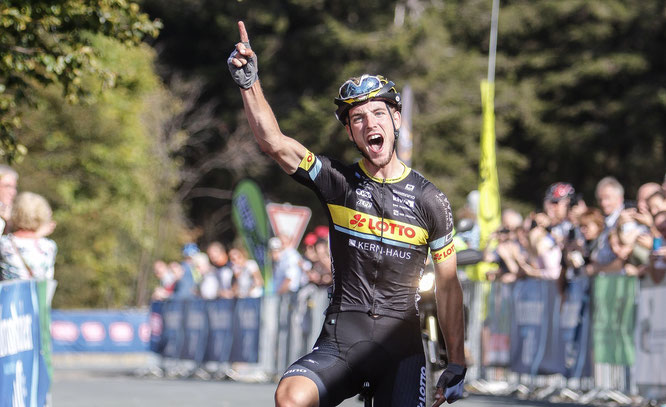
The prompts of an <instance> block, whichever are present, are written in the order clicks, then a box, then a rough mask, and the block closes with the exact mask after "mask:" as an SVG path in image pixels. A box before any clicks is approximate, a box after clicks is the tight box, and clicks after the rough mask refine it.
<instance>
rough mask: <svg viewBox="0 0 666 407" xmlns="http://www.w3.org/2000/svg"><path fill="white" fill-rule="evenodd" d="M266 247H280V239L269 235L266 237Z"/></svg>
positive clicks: (273, 248) (278, 248)
mask: <svg viewBox="0 0 666 407" xmlns="http://www.w3.org/2000/svg"><path fill="white" fill-rule="evenodd" d="M268 248H269V249H271V250H280V249H282V240H280V238H279V237H271V238H270V239H268Z"/></svg>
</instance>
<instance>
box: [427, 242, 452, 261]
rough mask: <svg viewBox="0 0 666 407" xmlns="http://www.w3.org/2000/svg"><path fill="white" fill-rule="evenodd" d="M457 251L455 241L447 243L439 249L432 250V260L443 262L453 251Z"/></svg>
mask: <svg viewBox="0 0 666 407" xmlns="http://www.w3.org/2000/svg"><path fill="white" fill-rule="evenodd" d="M455 252H456V248H455V246H454V245H453V242H451V243H449V244H447V245H446V246H444V247H442V248H441V249H439V250H434V251H433V252H432V261H433V262H434V263H435V264H437V263H441V262H443V261H444V260H446V259H447V258H449V257H450V256H451V255H452V254H453V253H455Z"/></svg>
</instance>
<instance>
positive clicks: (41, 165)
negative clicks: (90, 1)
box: [17, 35, 183, 307]
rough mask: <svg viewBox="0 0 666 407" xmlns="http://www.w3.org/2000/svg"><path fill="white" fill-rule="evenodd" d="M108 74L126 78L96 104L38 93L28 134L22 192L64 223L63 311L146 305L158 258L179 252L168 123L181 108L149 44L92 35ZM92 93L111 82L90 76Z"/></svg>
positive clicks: (86, 80) (60, 239)
mask: <svg viewBox="0 0 666 407" xmlns="http://www.w3.org/2000/svg"><path fill="white" fill-rule="evenodd" d="M90 44H91V46H92V47H93V48H94V49H95V52H96V53H97V55H98V57H97V58H98V63H99V64H100V67H101V68H102V69H108V70H112V71H116V72H122V74H121V75H119V76H118V77H117V81H116V82H117V84H116V87H114V88H113V89H107V90H105V91H104V92H101V93H100V94H99V95H97V97H96V98H95V99H90V100H88V101H87V102H86V103H79V104H75V105H71V104H67V103H63V99H62V89H61V88H60V87H58V86H51V87H49V88H46V89H39V91H38V92H37V94H36V95H35V96H34V98H35V100H36V108H34V109H29V110H26V111H25V112H24V123H25V125H24V127H23V128H22V129H21V130H20V132H19V134H20V137H21V140H22V141H23V142H24V143H25V144H26V146H27V148H28V150H29V154H28V155H27V157H26V159H25V160H24V161H23V162H22V163H21V164H20V165H19V166H18V167H17V169H18V171H19V173H20V174H21V179H20V189H21V190H32V191H35V192H38V193H41V194H43V195H45V196H46V197H47V199H48V200H49V202H51V204H52V206H53V209H54V217H55V220H56V221H57V223H58V227H57V228H56V231H55V233H54V235H53V239H54V240H55V241H56V242H57V243H58V248H59V253H58V256H57V263H56V279H57V280H58V281H59V287H58V290H57V293H56V296H55V299H54V306H56V307H74V306H75V307H81V306H83V307H118V306H127V305H129V304H132V303H134V304H136V303H142V302H144V301H145V299H146V297H145V294H146V290H147V284H146V283H147V278H148V276H149V275H150V272H151V269H152V268H151V266H152V263H151V261H152V260H153V259H154V258H164V257H172V258H175V256H177V253H178V246H179V241H178V239H179V237H180V235H181V232H182V229H183V219H182V215H181V213H180V209H179V202H176V201H175V199H174V198H175V196H174V195H175V194H174V190H175V187H176V185H177V183H178V182H179V176H178V175H179V174H178V169H177V167H176V166H175V164H174V162H173V161H172V159H171V158H170V157H169V151H166V150H165V148H164V140H163V138H162V134H163V130H162V127H163V126H164V123H165V122H166V120H168V119H169V116H171V115H173V114H175V113H177V109H178V106H177V104H176V102H175V100H173V98H172V97H171V96H169V94H168V93H167V92H166V91H165V89H163V88H162V87H161V85H160V81H159V79H158V78H157V77H156V75H155V73H154V71H153V64H152V62H153V59H154V55H153V52H152V50H150V48H148V47H147V46H139V47H136V46H132V47H128V46H127V45H125V44H124V43H122V42H118V41H115V40H111V39H108V38H106V37H103V36H101V35H100V36H96V37H91V38H90ZM82 83H83V84H84V85H85V86H87V87H89V88H99V87H100V86H102V80H101V79H100V78H99V77H98V76H96V75H93V74H89V75H85V76H83V77H82Z"/></svg>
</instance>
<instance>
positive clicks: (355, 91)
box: [340, 76, 382, 99]
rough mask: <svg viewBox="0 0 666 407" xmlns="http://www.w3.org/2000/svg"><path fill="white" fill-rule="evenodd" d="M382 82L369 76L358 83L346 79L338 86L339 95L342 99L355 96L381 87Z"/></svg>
mask: <svg viewBox="0 0 666 407" xmlns="http://www.w3.org/2000/svg"><path fill="white" fill-rule="evenodd" d="M381 86H382V84H381V82H380V81H379V79H378V78H376V77H374V76H369V77H366V78H363V79H362V80H361V83H359V84H358V85H357V84H356V83H354V82H353V81H347V82H345V84H344V85H342V87H341V88H340V97H341V98H342V99H350V98H355V97H358V96H361V95H365V94H367V93H370V92H372V91H373V90H377V89H379V88H381Z"/></svg>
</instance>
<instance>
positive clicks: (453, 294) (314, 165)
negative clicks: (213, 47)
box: [228, 22, 466, 406]
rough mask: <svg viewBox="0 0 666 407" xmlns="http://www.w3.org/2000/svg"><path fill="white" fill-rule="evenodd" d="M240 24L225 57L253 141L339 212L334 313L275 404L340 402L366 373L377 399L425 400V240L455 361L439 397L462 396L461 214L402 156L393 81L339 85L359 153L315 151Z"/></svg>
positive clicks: (395, 402) (333, 238)
mask: <svg viewBox="0 0 666 407" xmlns="http://www.w3.org/2000/svg"><path fill="white" fill-rule="evenodd" d="M239 31H240V37H241V42H239V43H238V44H237V45H236V49H235V51H234V52H233V53H232V54H231V56H230V57H229V60H228V65H229V69H230V71H231V74H232V78H233V79H234V81H235V82H236V83H237V84H238V85H239V87H240V88H241V89H240V92H241V96H242V97H243V103H244V105H245V113H246V115H247V118H248V121H249V123H250V126H251V128H252V131H253V133H254V136H255V139H256V140H257V142H258V144H259V146H260V147H261V148H262V150H263V151H264V152H266V153H267V154H268V155H270V156H271V157H272V158H273V159H274V160H275V161H276V162H277V163H278V164H279V165H280V166H281V167H282V169H283V170H284V171H285V172H286V173H287V174H290V175H291V176H292V177H293V178H295V179H296V180H297V181H299V182H301V183H303V184H304V185H306V186H308V187H309V188H311V189H312V190H313V191H315V192H316V193H317V195H318V196H319V198H320V200H321V201H322V204H323V205H324V208H325V210H326V211H327V213H328V215H329V219H330V222H331V225H330V226H331V228H330V239H329V242H330V246H331V255H332V264H333V269H334V272H333V276H334V281H333V284H334V288H333V293H332V299H331V305H330V306H329V308H328V310H327V317H326V322H325V323H324V327H323V330H322V334H321V335H320V337H319V339H318V340H317V344H316V345H315V348H314V349H313V351H312V352H311V353H310V354H308V355H306V356H304V357H303V358H301V359H300V360H299V361H297V362H296V363H295V364H293V365H292V366H291V367H290V368H289V369H287V371H286V373H285V374H284V375H283V377H282V380H281V381H280V384H279V385H278V388H277V391H276V396H275V401H276V405H277V406H328V405H337V404H339V403H341V402H342V401H343V400H344V399H346V398H350V397H353V396H354V395H355V394H358V393H359V391H361V390H362V388H363V385H364V383H365V382H367V383H369V385H370V386H371V388H372V389H373V391H374V399H375V403H376V405H381V406H407V405H424V404H425V392H426V389H427V386H426V384H425V380H424V378H425V377H424V376H425V375H424V373H423V372H425V366H424V364H425V356H424V353H423V346H422V343H421V332H420V324H419V317H418V310H417V308H416V299H417V290H418V282H419V277H420V274H421V273H422V272H423V265H424V264H425V260H426V256H427V254H428V249H429V248H430V249H431V250H432V254H433V259H434V263H435V271H436V276H437V277H436V287H437V291H436V292H437V307H438V315H439V317H440V326H441V328H442V331H443V333H444V338H445V340H446V346H447V353H448V357H449V361H450V363H449V366H448V367H447V369H446V370H445V371H444V373H443V374H442V376H441V378H440V380H439V381H438V384H437V386H438V391H437V401H436V403H435V405H441V404H442V403H443V402H444V401H448V402H449V403H451V402H453V401H455V400H456V399H458V398H460V397H461V396H462V388H463V382H464V377H465V372H466V369H465V367H464V366H465V357H464V322H463V308H462V288H461V286H460V282H459V281H458V276H457V272H456V256H455V249H454V247H453V215H452V212H451V207H450V204H449V202H448V199H447V198H446V196H445V195H444V194H443V193H442V192H440V191H439V190H438V189H437V188H436V187H435V186H434V185H433V184H431V183H430V182H428V181H427V180H426V179H425V178H423V177H422V176H421V175H420V174H418V173H416V172H414V171H411V169H410V168H408V167H407V166H406V165H405V164H404V163H402V162H401V161H399V160H398V158H397V155H396V151H395V145H396V137H397V134H398V129H399V128H400V125H401V120H402V116H401V112H400V111H401V107H402V99H401V97H400V94H399V93H398V92H397V91H396V89H395V84H394V83H393V82H390V81H388V80H387V79H386V78H384V77H382V76H379V75H367V74H365V75H363V76H361V77H356V78H351V79H349V80H348V81H346V82H345V83H343V85H342V86H341V87H340V90H339V92H338V96H337V98H336V99H335V103H336V105H337V107H338V109H337V111H336V117H337V118H338V120H339V121H340V122H341V123H342V124H343V125H344V127H345V130H346V133H347V137H348V139H349V140H350V141H351V142H352V143H354V145H355V146H356V147H357V149H358V150H359V151H360V152H361V155H362V159H361V161H360V162H358V163H356V164H353V165H345V164H342V163H340V162H337V161H334V160H332V159H329V158H328V157H324V156H316V155H314V154H313V153H311V152H310V151H308V150H307V149H306V148H305V147H304V146H303V145H301V144H300V143H299V142H298V141H296V140H294V139H292V138H290V137H287V136H285V135H283V134H282V132H281V130H280V128H279V125H278V123H277V119H276V118H275V116H274V114H273V112H272V110H271V108H270V106H269V104H268V102H267V100H266V98H265V97H264V95H263V92H262V89H261V86H260V84H259V82H258V81H257V79H258V70H257V57H256V55H255V54H254V52H253V51H252V50H251V48H250V44H249V39H248V36H247V33H246V32H245V27H244V26H243V23H242V22H239Z"/></svg>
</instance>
